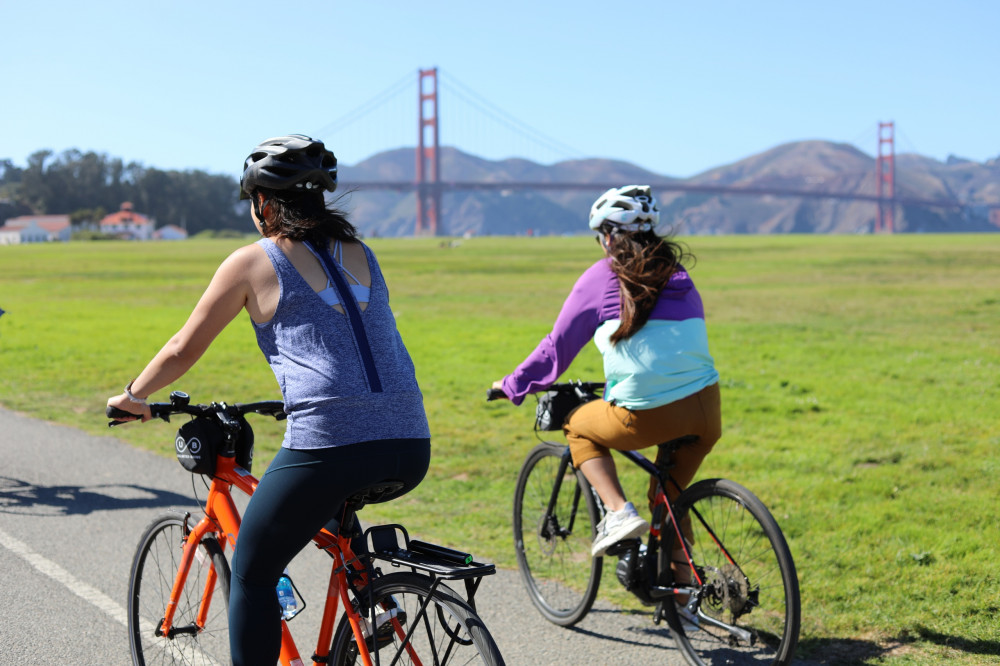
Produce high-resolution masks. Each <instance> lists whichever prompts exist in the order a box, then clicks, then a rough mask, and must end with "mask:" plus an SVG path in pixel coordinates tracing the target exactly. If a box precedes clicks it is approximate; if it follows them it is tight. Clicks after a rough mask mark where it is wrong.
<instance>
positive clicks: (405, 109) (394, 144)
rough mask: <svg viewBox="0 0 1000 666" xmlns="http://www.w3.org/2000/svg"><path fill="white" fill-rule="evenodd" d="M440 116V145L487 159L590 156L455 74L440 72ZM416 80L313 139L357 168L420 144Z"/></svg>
mask: <svg viewBox="0 0 1000 666" xmlns="http://www.w3.org/2000/svg"><path fill="white" fill-rule="evenodd" d="M438 75H439V77H440V79H439V80H440V82H441V88H440V97H441V115H442V116H443V117H445V118H447V122H446V123H445V124H444V127H443V131H442V134H441V144H442V145H447V146H451V147H453V148H457V149H458V150H461V151H462V152H465V153H469V154H471V155H476V156H479V157H483V158H484V159H505V158H511V157H519V158H525V159H531V160H534V161H536V162H539V163H551V162H556V161H560V160H565V159H579V158H584V157H586V155H585V154H584V153H583V152H582V151H580V150H578V149H577V148H574V147H572V146H569V145H567V144H565V143H563V142H561V141H559V140H557V139H554V138H553V137H551V136H547V135H546V134H544V133H543V132H541V131H539V130H538V129H536V128H534V127H532V126H530V125H528V124H527V123H525V122H523V121H521V120H518V119H517V118H515V117H514V116H513V115H511V114H510V113H508V112H507V111H505V110H503V109H501V108H500V107H499V106H497V105H496V104H494V103H492V102H490V101H489V100H487V99H486V98H485V97H483V96H482V95H481V94H479V93H477V92H476V91H475V90H473V89H472V88H470V87H469V86H467V85H466V84H464V83H462V82H461V81H459V80H458V79H457V78H455V77H454V76H452V75H450V74H448V73H446V72H444V71H442V70H440V69H439V70H438ZM417 85H418V84H417V77H416V76H414V75H413V73H409V74H407V75H406V76H404V77H402V78H401V79H399V80H398V81H396V82H395V83H393V84H392V85H391V86H389V87H388V88H386V89H385V90H382V91H381V92H379V93H378V94H376V95H375V96H374V97H372V98H371V99H369V100H367V101H365V102H364V103H362V104H360V105H358V106H357V107H355V108H353V109H351V110H350V111H348V112H347V113H344V114H343V115H341V116H340V117H338V118H336V119H335V120H333V121H331V122H329V123H327V124H326V125H324V126H323V127H322V128H320V129H318V130H316V131H314V132H313V133H312V136H314V137H316V138H318V139H322V140H324V141H326V142H327V143H329V144H330V147H331V148H332V149H333V151H334V152H335V153H336V154H337V156H338V158H340V159H341V160H343V161H344V162H345V163H348V164H355V163H357V162H360V161H362V160H364V159H367V158H368V157H371V156H372V155H374V154H376V153H378V152H381V151H385V150H393V149H396V148H411V147H413V146H414V145H415V143H416V141H415V139H416V136H415V134H414V124H413V117H414V115H415V114H414V108H413V102H414V100H415V99H416V98H417V95H416V90H415V88H416V86H417Z"/></svg>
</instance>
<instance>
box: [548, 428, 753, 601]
mask: <svg viewBox="0 0 1000 666" xmlns="http://www.w3.org/2000/svg"><path fill="white" fill-rule="evenodd" d="M617 452H618V453H620V454H621V455H623V456H624V457H625V458H627V459H628V460H629V461H631V462H632V463H634V464H635V465H638V466H639V467H640V468H641V469H642V470H643V471H645V472H646V473H647V474H649V475H650V476H651V477H653V478H655V479H656V480H657V482H658V485H657V490H656V499H655V500H654V502H653V511H654V514H653V521H652V522H651V523H650V529H649V534H650V540H651V541H654V540H659V539H660V535H661V534H662V530H661V528H660V525H665V524H666V520H661V516H660V515H658V513H659V512H658V511H657V509H659V508H660V507H661V506H662V507H663V509H661V511H662V510H665V511H666V512H667V515H666V519H669V521H670V525H671V526H672V527H673V530H674V532H675V533H676V534H677V537H678V539H677V540H678V543H680V544H681V548H682V550H683V551H684V558H685V560H686V561H687V565H688V567H689V568H690V569H691V572H692V575H693V576H694V577H695V580H696V581H697V584H698V585H699V586H701V585H702V584H703V581H702V579H701V577H700V575H699V574H698V571H697V568H696V567H695V565H694V560H693V559H692V557H691V552H690V549H689V548H688V545H687V542H686V540H685V539H684V538H683V533H682V531H681V526H680V523H679V522H678V520H677V516H676V513H675V511H674V507H673V504H672V503H671V502H670V500H669V499H668V498H667V494H666V491H665V490H664V488H665V486H666V483H667V482H668V481H669V482H670V483H672V484H673V485H674V487H676V488H678V490H680V487H679V486H678V485H677V482H676V481H674V479H673V477H671V476H670V475H669V474H666V473H665V472H664V471H661V470H660V468H659V467H657V466H656V464H655V463H653V462H652V461H651V460H649V459H648V458H646V456H644V455H642V454H641V453H639V452H638V451H617ZM571 466H572V458H571V456H570V451H569V447H568V446H567V447H566V450H565V452H564V453H563V457H562V460H561V461H560V463H559V470H558V472H557V474H556V482H555V484H554V485H553V490H552V495H551V497H550V498H549V504H548V507H547V509H546V516H551V515H552V514H553V510H554V509H555V502H556V498H557V497H558V496H559V489H560V487H561V486H562V479H563V477H564V476H565V474H566V471H567V470H568V469H569V468H570V467H571ZM579 493H580V488H579V486H578V487H577V489H576V491H575V495H574V497H573V505H572V506H573V510H572V513H571V514H570V523H569V526H568V527H566V528H563V529H565V530H566V531H567V533H569V532H572V531H573V523H574V522H575V520H576V511H577V508H578V507H579V504H580V497H579ZM696 516H697V512H696ZM697 517H698V518H699V519H700V516H697ZM547 522H548V521H547ZM701 522H702V523H703V524H705V527H706V529H707V530H708V531H709V533H710V534H712V535H713V539H714V540H715V543H716V544H717V545H718V546H719V548H720V549H721V550H722V552H723V553H724V554H725V556H726V558H727V559H728V560H729V561H730V562H733V559H732V557H730V555H729V553H728V552H727V551H726V549H725V546H723V544H722V543H721V542H720V541H719V540H718V539H715V538H714V533H713V532H712V530H711V528H710V527H709V526H708V525H707V524H706V523H705V521H704V520H701ZM551 527H554V526H553V525H549V524H547V525H546V526H545V528H544V529H546V530H548V529H550V528H551ZM544 536H546V537H547V538H548V537H553V536H557V535H554V534H544ZM733 563H734V564H735V562H733ZM649 592H650V596H651V597H652V598H654V599H662V598H665V597H668V596H673V595H678V594H690V593H691V592H692V590H690V589H687V588H683V587H676V586H675V587H669V588H667V587H661V586H653V587H652V588H651V589H650V590H649Z"/></svg>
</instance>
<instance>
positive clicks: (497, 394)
mask: <svg viewBox="0 0 1000 666" xmlns="http://www.w3.org/2000/svg"><path fill="white" fill-rule="evenodd" d="M506 398H507V394H506V393H504V392H503V389H498V388H491V389H489V390H487V391H486V401H487V402H489V401H491V400H504V399H506Z"/></svg>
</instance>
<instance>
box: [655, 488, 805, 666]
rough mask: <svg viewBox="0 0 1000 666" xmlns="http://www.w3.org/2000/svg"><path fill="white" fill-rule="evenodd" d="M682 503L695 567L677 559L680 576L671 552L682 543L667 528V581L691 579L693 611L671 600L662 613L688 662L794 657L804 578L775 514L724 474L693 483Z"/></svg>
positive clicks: (663, 560)
mask: <svg viewBox="0 0 1000 666" xmlns="http://www.w3.org/2000/svg"><path fill="white" fill-rule="evenodd" d="M675 508H676V512H677V513H676V515H677V517H678V519H680V520H681V521H682V522H687V521H688V520H689V521H690V525H691V531H692V534H691V535H690V537H693V538H690V537H689V539H690V543H689V546H690V551H691V559H692V561H693V562H694V566H695V569H694V572H691V571H690V566H689V565H687V564H686V563H678V564H675V566H676V567H678V570H677V575H676V576H675V575H674V572H673V571H672V570H671V567H670V559H671V552H672V551H673V550H674V549H675V548H677V549H679V548H680V544H679V543H677V535H676V531H675V530H673V529H670V528H669V527H668V529H665V530H664V548H663V549H662V551H661V553H660V557H659V561H660V574H661V580H664V581H668V584H669V583H673V582H674V581H675V579H676V583H675V584H676V585H678V586H679V587H686V585H685V584H686V583H687V579H691V580H692V581H693V582H692V583H691V585H690V588H691V589H692V590H693V591H694V594H693V595H691V596H690V598H689V601H688V603H687V604H686V605H685V606H684V608H685V609H686V611H685V610H679V609H678V606H677V605H676V604H675V603H674V599H672V598H668V599H667V600H666V601H664V602H663V603H662V612H663V615H664V617H665V618H666V620H667V623H668V624H669V625H670V628H671V630H672V633H673V634H674V639H675V642H676V643H677V647H678V649H679V650H680V651H681V653H682V654H683V655H684V657H685V659H686V660H687V661H688V663H690V664H693V665H695V666H701V665H702V664H716V663H740V664H743V663H761V664H788V663H789V662H791V660H792V656H793V655H794V654H795V646H796V644H797V643H798V639H799V618H800V605H799V582H798V578H797V576H796V573H795V563H794V562H793V561H792V554H791V552H790V551H789V549H788V544H787V543H786V542H785V537H784V535H782V533H781V529H780V528H779V527H778V523H777V521H775V519H774V517H773V516H772V515H771V512H770V511H768V510H767V507H766V506H764V503H763V502H761V501H760V500H759V499H758V498H757V497H756V496H755V495H754V494H753V493H751V492H750V491H749V490H747V489H746V488H744V487H743V486H741V485H740V484H738V483H735V482H733V481H727V480H724V479H708V480H705V481H700V482H698V483H696V484H694V485H693V486H691V487H690V488H688V489H687V490H685V491H684V492H683V493H682V494H681V496H680V497H678V499H677V503H676V506H675ZM685 519H686V520H685Z"/></svg>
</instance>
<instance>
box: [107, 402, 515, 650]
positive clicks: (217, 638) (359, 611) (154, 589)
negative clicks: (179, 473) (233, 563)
mask: <svg viewBox="0 0 1000 666" xmlns="http://www.w3.org/2000/svg"><path fill="white" fill-rule="evenodd" d="M149 407H150V411H151V412H152V415H153V416H154V417H157V418H160V419H163V420H164V421H169V420H170V416H171V415H174V414H188V415H191V416H193V417H194V419H195V420H201V421H202V424H200V425H204V426H205V427H206V429H203V430H202V432H203V433H204V432H217V433H218V435H219V436H218V438H217V441H215V442H214V443H213V442H212V441H201V440H200V439H199V440H195V439H187V440H185V439H183V438H181V437H179V438H178V441H177V448H178V458H179V459H181V461H182V463H183V462H184V458H190V454H191V453H195V454H198V455H200V456H201V457H205V455H206V453H205V451H204V450H196V449H201V447H209V448H211V446H212V445H213V444H214V445H216V447H217V448H216V450H215V464H214V470H213V471H212V472H211V474H206V476H209V475H210V476H211V485H210V487H209V490H208V497H207V499H206V501H205V506H204V511H205V515H204V517H202V518H201V519H200V520H195V519H192V518H191V515H190V513H180V512H170V513H166V514H163V515H161V516H159V517H157V518H156V519H155V520H154V521H153V522H152V523H150V525H149V527H148V528H147V529H146V531H145V533H144V534H143V535H142V538H141V539H140V540H139V546H138V549H137V550H136V554H135V558H134V560H133V562H132V571H131V575H130V578H129V591H128V629H129V640H130V643H131V649H132V661H133V663H135V664H139V665H144V664H147V663H148V664H228V663H230V656H229V631H228V606H229V582H230V569H229V563H228V561H227V560H226V554H225V552H226V547H227V546H235V544H236V540H237V538H238V535H239V528H240V514H239V511H238V509H237V507H236V505H235V503H234V502H233V497H232V495H231V490H232V488H233V487H235V488H236V489H237V490H239V491H241V492H243V493H245V494H246V495H253V493H254V490H255V489H256V487H257V479H256V478H255V477H254V476H253V475H252V474H251V473H250V471H249V469H247V468H248V467H249V465H250V460H251V459H252V447H253V431H252V429H251V428H250V425H249V423H247V421H246V419H245V418H244V415H246V414H250V413H256V414H263V415H267V416H272V417H274V418H276V419H279V420H280V419H283V418H284V417H285V413H284V410H283V405H282V403H281V402H280V401H263V402H255V403H248V404H234V405H227V404H226V403H214V402H213V403H211V404H209V405H192V404H191V403H190V398H189V397H188V396H187V394H185V393H182V392H180V391H175V392H174V393H172V394H171V395H170V402H169V403H153V404H150V405H149ZM107 415H108V417H109V418H112V419H115V418H124V417H125V416H126V413H124V412H121V411H120V410H117V409H115V408H112V407H109V408H108V410H107ZM124 422H125V421H112V422H111V423H110V424H109V425H117V424H119V423H124ZM201 439H206V440H208V439H211V438H208V437H204V436H203V437H202V438H201ZM208 457H211V453H208ZM398 490H399V484H398V483H394V482H391V481H388V482H385V483H383V484H381V485H379V486H375V487H372V488H367V489H365V490H363V491H361V492H359V493H356V494H355V495H353V496H352V497H350V498H349V499H348V501H347V510H346V513H345V515H344V517H343V519H342V520H341V521H339V523H338V524H337V526H336V527H335V526H333V523H331V524H330V525H327V527H325V528H323V529H322V530H320V532H319V533H318V534H316V536H315V537H313V542H314V543H315V544H316V546H317V547H318V548H321V549H322V550H324V551H326V552H327V553H328V554H329V555H330V557H331V558H332V559H333V564H332V570H331V573H330V583H329V586H328V588H327V596H326V602H325V605H324V608H323V619H322V622H321V624H320V632H319V637H318V639H317V643H316V649H315V652H314V653H313V655H312V658H311V661H312V663H313V664H314V666H319V665H320V664H333V665H334V666H348V665H352V664H365V666H371V665H372V664H375V665H381V664H404V665H406V664H414V665H417V664H424V665H427V666H430V665H431V664H435V665H438V664H441V665H444V664H489V665H494V664H497V665H499V664H503V663H504V661H503V657H502V656H501V655H500V650H499V649H498V648H497V645H496V643H495V641H494V640H493V637H492V636H491V635H490V633H489V631H488V630H487V629H486V626H485V625H484V624H483V622H482V620H480V619H479V616H478V615H477V614H476V610H475V593H476V590H477V589H478V587H479V584H480V582H481V581H482V579H483V577H484V576H487V575H490V574H493V573H495V572H496V569H495V567H494V565H492V564H484V563H480V562H476V561H474V559H473V557H472V556H471V555H469V554H467V553H463V552H460V551H457V550H453V549H450V548H445V547H443V546H438V545H435V544H431V543H426V542H423V541H418V540H416V539H410V537H409V534H408V533H407V531H406V529H405V528H404V527H403V526H402V525H377V526H374V527H370V528H369V529H368V530H366V531H364V532H363V533H362V532H361V531H360V530H359V529H358V528H356V527H355V525H356V520H355V514H356V513H357V511H358V510H359V509H361V507H363V506H364V505H365V504H372V503H376V502H379V501H383V500H385V499H386V498H388V497H389V496H390V495H393V494H394V493H395V492H396V491H398ZM328 528H330V529H328ZM331 529H332V530H335V531H331ZM352 543H353V546H352ZM379 565H388V566H389V567H392V568H394V569H400V571H397V572H393V573H383V571H382V568H381V567H380V566H379ZM446 581H461V582H463V583H464V587H465V595H466V596H465V597H464V598H463V597H462V596H461V595H460V594H459V593H458V592H456V591H455V589H453V588H452V587H449V586H448V585H447V584H446ZM276 594H277V592H276ZM340 605H343V609H344V612H343V614H342V617H341V619H340V622H339V623H338V624H336V628H335V621H336V619H337V615H338V612H339V611H338V608H339V606H340ZM302 608H304V604H302V605H301V606H300V608H299V609H298V610H302ZM291 617H294V615H293V614H285V615H283V616H282V624H281V663H282V664H285V665H286V666H301V664H303V662H302V659H301V657H300V656H299V653H298V650H297V648H296V646H295V643H294V641H293V640H292V635H291V633H290V632H289V630H288V625H287V622H288V620H290V619H291Z"/></svg>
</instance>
